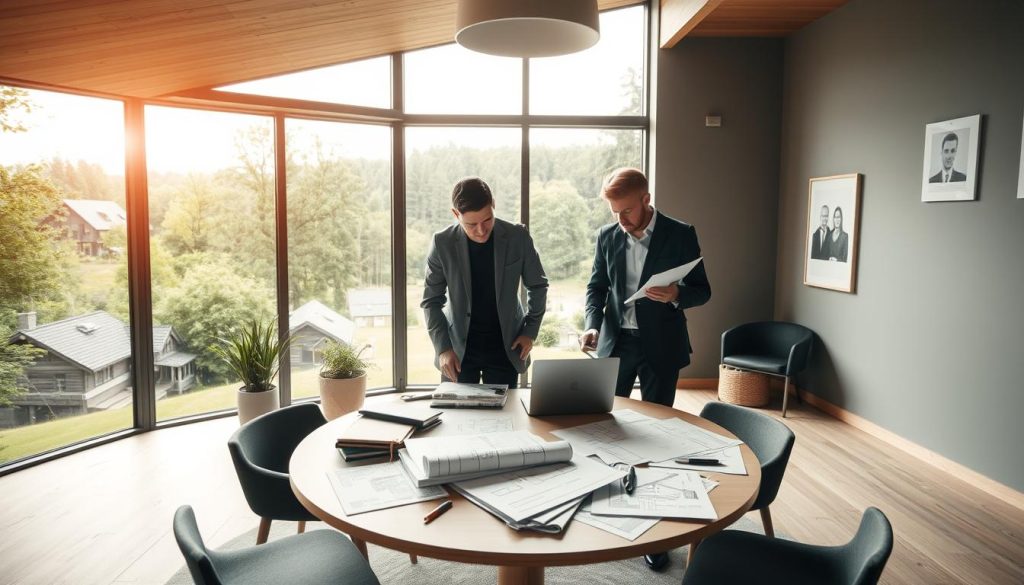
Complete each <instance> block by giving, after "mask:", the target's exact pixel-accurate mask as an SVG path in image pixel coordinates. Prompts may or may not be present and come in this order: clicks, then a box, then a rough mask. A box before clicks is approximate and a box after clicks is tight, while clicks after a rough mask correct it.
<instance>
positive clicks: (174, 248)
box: [145, 106, 276, 420]
mask: <svg viewBox="0 0 1024 585" xmlns="http://www.w3.org/2000/svg"><path fill="white" fill-rule="evenodd" d="M145 113H146V152H147V160H148V170H149V200H150V217H149V223H150V229H151V237H150V257H151V273H152V290H153V331H154V350H155V352H156V355H155V367H156V372H155V379H156V398H157V403H156V405H157V406H156V410H157V419H158V420H165V419H170V418H177V417H180V416H186V415H192V414H199V413H204V412H211V411H216V410H223V409H228V408H234V407H235V403H236V401H235V393H236V391H237V389H238V387H239V385H240V383H239V381H238V380H237V379H236V378H235V377H234V376H233V375H232V374H231V371H230V370H229V368H228V367H227V366H226V365H225V364H224V363H223V362H222V361H221V360H220V359H218V358H217V357H216V355H214V354H213V352H211V350H210V347H211V346H212V345H215V344H219V343H220V340H219V338H222V337H226V336H228V335H230V334H231V333H232V332H235V331H238V330H239V328H240V327H242V326H244V325H245V323H246V322H248V321H249V320H252V319H262V320H266V319H273V318H274V317H275V315H276V310H275V304H276V303H275V292H274V282H275V271H276V264H275V261H274V257H275V252H274V249H275V244H274V242H275V231H274V212H275V198H274V192H275V188H274V186H275V183H274V140H273V138H274V134H273V120H272V119H271V118H267V117H264V116H249V115H242V114H228V113H222V112H208V111H199V110H189V109H182V108H166V107H159V106H147V107H146V111H145Z"/></svg>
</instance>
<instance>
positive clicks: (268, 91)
mask: <svg viewBox="0 0 1024 585" xmlns="http://www.w3.org/2000/svg"><path fill="white" fill-rule="evenodd" d="M215 89H218V90H220V91H233V92H237V93H247V94H252V95H265V96H270V97H281V98H292V99H299V100H314V101H318V102H328V103H332V104H350V105H354V106H367V107H371V108H390V107H391V57H376V58H373V59H366V60H363V61H353V62H352V63H342V64H341V65H331V66H330V67H321V68H319V69H310V70H309V71H300V72H298V73H289V74H287V75H278V76H275V77H267V78H265V79H257V80H255V81H245V82H242V83H234V84H231V85H223V86H221V87H217V88H215Z"/></svg>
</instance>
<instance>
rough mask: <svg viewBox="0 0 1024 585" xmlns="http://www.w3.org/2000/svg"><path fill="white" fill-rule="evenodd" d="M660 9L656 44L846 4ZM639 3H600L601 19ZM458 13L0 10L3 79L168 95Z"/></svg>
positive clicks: (322, 8) (3, 3) (782, 26)
mask: <svg viewBox="0 0 1024 585" xmlns="http://www.w3.org/2000/svg"><path fill="white" fill-rule="evenodd" d="M550 1H557V0H550ZM844 1H845V0H844ZM661 2H662V6H663V13H662V17H663V26H662V35H661V40H662V45H663V46H671V45H672V44H675V42H677V41H678V38H682V36H683V35H685V34H687V33H691V32H692V34H695V35H721V36H727V35H737V34H738V35H745V36H762V35H765V34H769V35H783V34H786V33H787V31H789V30H791V29H792V30H795V28H799V26H802V25H803V24H806V22H810V20H813V19H814V18H817V17H818V16H820V15H821V14H824V13H826V12H828V11H829V10H831V9H833V8H835V7H836V6H838V5H841V4H843V1H840V0H831V1H829V0H817V1H812V0H763V1H757V0H661ZM637 3H638V0H598V6H599V7H600V8H601V9H602V10H606V9H610V8H618V7H621V6H628V5H631V4H637ZM690 4H694V5H700V6H699V8H701V9H703V14H701V15H700V16H701V17H700V19H698V20H696V21H693V20H692V19H687V20H685V21H683V20H680V19H679V17H678V16H673V14H677V15H678V14H679V11H678V10H677V11H676V12H675V13H673V9H674V8H679V7H680V6H681V5H690ZM708 5H713V6H710V8H711V9H710V10H709V9H708V8H709V6H708ZM455 6H456V0H0V78H6V79H9V80H14V81H17V80H21V81H25V82H31V83H35V84H43V85H49V86H54V87H65V88H74V89H80V90H86V91H92V92H99V93H108V94H116V95H123V96H136V97H158V96H165V95H173V94H175V93H179V92H184V91H186V90H189V89H194V88H201V87H210V86H218V85H225V84H228V83H234V82H238V81H246V80H250V79H258V78H261V77H267V76H271V75H279V74H282V73H289V72H293V71H301V70H305V69H312V68H316V67H323V66H326V65H333V64H336V63H343V62H348V61H354V60H358V59H363V58H367V57H373V56H378V55H385V54H389V53H393V52H397V51H406V50H412V49H420V48H424V47H430V46H434V45H439V44H444V43H448V42H451V40H452V38H453V36H454V28H455ZM684 13H685V11H684ZM666 16H668V17H669V20H667V21H666V18H665V17H666ZM673 19H674V20H673ZM801 23H802V24H801ZM666 25H667V27H668V29H669V30H668V32H669V33H670V34H669V36H668V37H666V36H665V33H666ZM684 27H688V28H686V30H685V31H684ZM679 33H682V34H679ZM673 37H677V38H675V41H674V42H672V43H671V44H666V42H665V41H666V38H669V39H671V38H673Z"/></svg>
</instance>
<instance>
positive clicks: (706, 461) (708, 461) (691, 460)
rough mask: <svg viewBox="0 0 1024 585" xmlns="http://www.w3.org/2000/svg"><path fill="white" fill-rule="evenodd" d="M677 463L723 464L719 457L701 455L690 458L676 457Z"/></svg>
mask: <svg viewBox="0 0 1024 585" xmlns="http://www.w3.org/2000/svg"><path fill="white" fill-rule="evenodd" d="M676 463H682V464H683V465H721V464H722V462H721V461H719V460H718V459H701V458H699V457H690V458H689V459H685V458H684V459H676Z"/></svg>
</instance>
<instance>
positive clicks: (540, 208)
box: [530, 181, 593, 279]
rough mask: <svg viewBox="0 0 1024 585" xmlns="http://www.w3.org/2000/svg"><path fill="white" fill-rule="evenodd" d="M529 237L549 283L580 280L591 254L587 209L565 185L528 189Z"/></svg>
mask: <svg viewBox="0 0 1024 585" xmlns="http://www.w3.org/2000/svg"><path fill="white" fill-rule="evenodd" d="M530 193H531V194H532V201H531V209H530V233H531V234H532V235H533V239H534V242H535V243H536V245H537V250H538V251H539V252H540V254H541V258H542V259H543V263H544V270H545V271H546V272H547V274H548V276H549V277H551V278H552V279H563V278H572V277H576V276H580V275H581V274H582V263H583V262H584V261H585V260H587V259H588V258H590V256H591V254H592V253H593V250H592V249H591V248H589V247H586V246H584V245H583V243H584V242H587V241H588V239H589V238H588V233H587V232H588V230H587V205H586V203H585V202H584V201H583V198H582V197H580V195H579V193H577V192H576V189H574V188H573V186H572V185H571V184H569V182H568V181H549V182H548V183H545V184H543V185H541V184H534V185H531V186H530Z"/></svg>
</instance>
